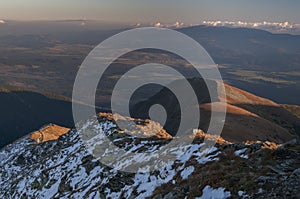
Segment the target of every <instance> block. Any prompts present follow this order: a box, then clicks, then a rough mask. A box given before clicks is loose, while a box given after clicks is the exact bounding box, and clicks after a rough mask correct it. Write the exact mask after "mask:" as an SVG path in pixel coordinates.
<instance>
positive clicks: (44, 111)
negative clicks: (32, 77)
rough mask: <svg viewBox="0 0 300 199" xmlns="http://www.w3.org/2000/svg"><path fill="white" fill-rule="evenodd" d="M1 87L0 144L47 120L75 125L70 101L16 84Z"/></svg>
mask: <svg viewBox="0 0 300 199" xmlns="http://www.w3.org/2000/svg"><path fill="white" fill-rule="evenodd" d="M1 91H2V92H0V110H1V112H0V137H1V138H0V148H1V147H3V146H5V145H6V144H9V143H11V142H13V141H15V140H16V139H18V138H20V137H23V136H24V135H26V134H28V133H29V132H32V131H34V130H36V129H39V128H40V127H42V126H43V125H46V124H49V123H54V124H58V125H61V126H65V127H69V128H71V127H74V122H73V116H72V103H71V102H70V101H66V100H64V99H62V98H59V97H57V96H55V95H53V96H46V95H43V94H39V93H34V92H31V91H22V89H20V90H18V89H16V88H13V89H12V88H7V87H6V88H5V89H4V88H3V87H2V90H1Z"/></svg>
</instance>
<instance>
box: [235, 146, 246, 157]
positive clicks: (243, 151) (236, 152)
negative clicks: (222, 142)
mask: <svg viewBox="0 0 300 199" xmlns="http://www.w3.org/2000/svg"><path fill="white" fill-rule="evenodd" d="M246 151H247V148H244V149H240V150H238V151H235V152H234V155H236V156H240V157H241V158H244V159H248V155H244V154H243V153H245V152H246Z"/></svg>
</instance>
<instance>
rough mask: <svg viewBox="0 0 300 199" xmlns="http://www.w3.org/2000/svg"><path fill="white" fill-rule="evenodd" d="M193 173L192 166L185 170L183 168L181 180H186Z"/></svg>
mask: <svg viewBox="0 0 300 199" xmlns="http://www.w3.org/2000/svg"><path fill="white" fill-rule="evenodd" d="M194 171H195V168H194V167H193V166H189V167H187V168H185V169H184V170H183V171H182V172H181V178H182V179H183V180H186V179H188V177H189V176H190V175H191V174H192V173H193V172H194Z"/></svg>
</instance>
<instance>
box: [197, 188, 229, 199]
mask: <svg viewBox="0 0 300 199" xmlns="http://www.w3.org/2000/svg"><path fill="white" fill-rule="evenodd" d="M202 192H203V194H202V196H201V197H196V198H197V199H226V198H229V197H230V196H231V194H230V192H229V191H225V188H222V187H220V188H218V189H214V188H212V187H211V186H209V185H207V186H206V187H204V189H203V190H202Z"/></svg>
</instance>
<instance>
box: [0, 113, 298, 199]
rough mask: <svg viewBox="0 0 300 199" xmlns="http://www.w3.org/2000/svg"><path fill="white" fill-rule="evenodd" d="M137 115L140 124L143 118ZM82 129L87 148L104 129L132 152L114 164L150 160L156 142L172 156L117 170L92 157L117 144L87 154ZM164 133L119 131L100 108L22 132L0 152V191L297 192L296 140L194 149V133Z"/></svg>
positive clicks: (22, 194)
mask: <svg viewBox="0 0 300 199" xmlns="http://www.w3.org/2000/svg"><path fill="white" fill-rule="evenodd" d="M98 121H100V123H98ZM139 122H140V123H141V124H139V125H142V126H143V125H145V124H146V125H147V122H145V121H144V122H143V121H142V120H139ZM148 122H149V121H148ZM141 129H142V128H141ZM152 130H155V129H152ZM86 131H88V132H89V135H93V136H89V138H88V140H89V141H91V142H89V143H90V144H91V145H90V146H91V147H96V146H97V145H98V144H101V143H102V142H104V137H105V136H108V137H109V138H110V140H111V141H112V142H113V144H115V145H117V146H119V147H120V148H121V149H122V150H124V149H125V150H126V151H128V152H133V154H134V156H133V158H132V159H127V156H124V157H122V156H121V155H120V156H121V157H120V159H118V160H119V163H121V165H123V166H125V167H126V166H130V165H132V164H136V163H139V162H143V161H147V159H143V158H141V157H143V156H141V152H148V153H147V154H148V156H149V158H150V159H152V158H153V161H154V162H155V161H158V160H157V158H156V157H157V154H156V150H155V149H163V151H164V152H165V153H164V154H166V155H167V154H172V155H174V156H175V157H176V160H175V161H170V162H166V163H165V164H162V165H161V164H160V166H159V167H156V170H155V171H153V172H150V171H149V172H148V169H147V168H148V165H144V167H143V166H142V167H141V170H140V171H141V172H140V173H126V172H120V171H117V170H116V168H110V167H107V166H105V165H103V164H102V163H101V162H100V161H99V160H104V159H105V158H110V155H109V157H108V154H111V155H113V156H115V155H118V154H119V151H114V150H111V148H107V149H106V153H105V154H104V155H103V156H100V158H95V157H93V156H92V155H91V153H89V151H93V150H90V149H87V148H85V145H83V139H82V136H80V135H81V133H82V132H86ZM141 133H143V131H142V132H141ZM143 134H144V135H149V132H145V133H143ZM150 134H151V133H150ZM169 139H170V138H169V136H167V138H162V139H157V138H154V137H151V136H150V137H147V138H145V139H143V140H142V141H141V140H140V138H137V137H135V133H133V134H132V135H129V134H128V135H125V134H124V132H121V131H119V130H118V128H117V126H116V124H115V122H114V121H113V120H111V117H109V116H107V115H103V114H102V115H100V116H98V118H91V119H89V120H88V121H86V122H82V125H81V127H79V128H78V131H75V130H71V131H70V132H69V133H68V134H65V135H62V136H61V137H60V138H59V139H58V140H54V141H49V142H45V143H41V144H37V143H36V142H34V141H32V140H31V139H30V138H29V136H26V137H24V138H22V139H20V140H18V141H17V142H15V143H13V144H11V145H9V146H7V147H5V148H4V149H2V150H1V151H0V160H1V161H0V197H1V198H96V199H98V198H147V197H149V198H165V199H167V198H185V197H187V198H195V197H203V198H211V197H212V198H221V199H223V198H229V197H233V198H266V197H267V198H286V197H294V198H297V197H299V192H298V191H299V186H300V184H299V182H300V180H299V179H300V173H299V167H298V166H299V163H300V161H299V155H300V153H299V144H298V143H297V141H296V140H292V141H291V142H289V143H287V144H284V145H277V144H275V143H271V142H253V143H240V144H230V143H223V144H221V143H219V144H217V145H216V146H215V147H212V148H210V150H208V151H201V148H202V147H205V143H203V139H202V138H201V137H198V139H196V140H195V141H194V143H192V144H184V142H182V144H180V145H178V146H173V147H171V148H168V147H165V144H166V141H167V140H169ZM172 139H180V140H182V139H183V140H184V138H172ZM93 140H94V141H93ZM95 140H96V142H95ZM142 171H143V172H142Z"/></svg>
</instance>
